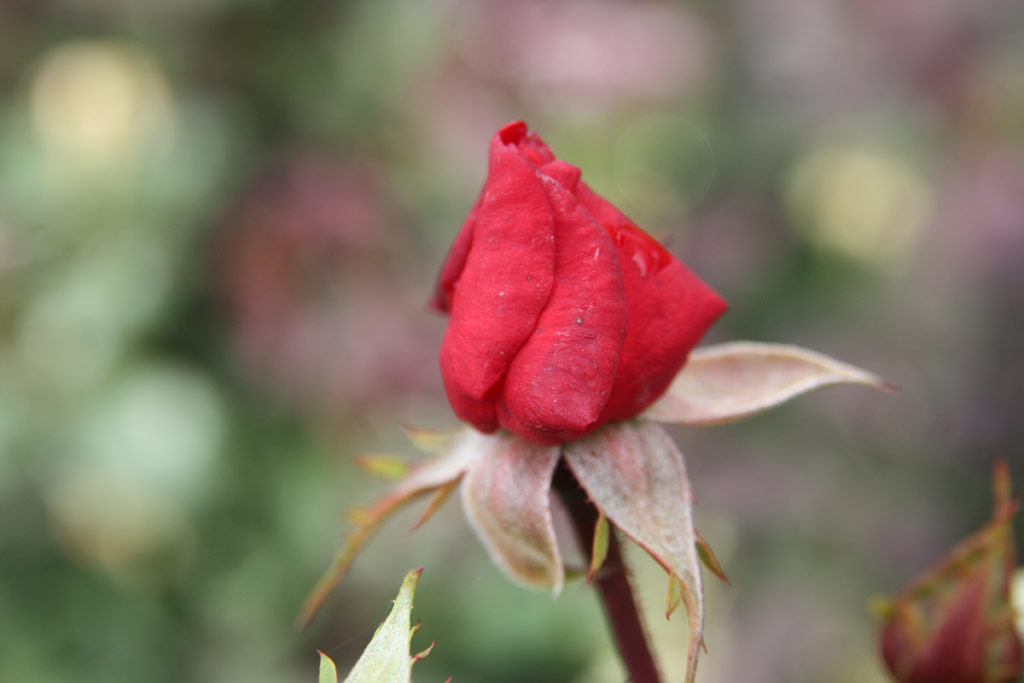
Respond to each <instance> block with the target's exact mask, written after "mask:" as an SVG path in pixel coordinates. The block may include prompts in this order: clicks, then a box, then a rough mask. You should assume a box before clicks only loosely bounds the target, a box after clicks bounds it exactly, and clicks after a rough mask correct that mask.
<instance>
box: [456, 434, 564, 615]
mask: <svg viewBox="0 0 1024 683" xmlns="http://www.w3.org/2000/svg"><path fill="white" fill-rule="evenodd" d="M486 439H487V446H486V450H485V452H483V453H482V454H481V455H480V457H479V458H477V459H476V460H474V461H473V463H472V465H471V466H470V468H469V471H468V472H467V473H466V477H465V480H464V481H463V484H462V503H463V508H464V509H465V512H466V518H467V519H468V520H469V522H470V525H471V526H472V527H473V529H474V531H476V533H477V536H479V538H480V540H481V542H482V543H483V544H484V547H485V548H487V551H488V552H489V553H490V555H491V559H492V560H494V563H495V564H497V565H498V566H499V567H500V568H501V569H502V570H504V571H505V573H507V574H508V575H509V576H510V577H511V578H512V579H514V580H515V581H518V582H519V583H522V584H524V585H526V586H529V587H531V588H547V589H551V590H552V591H553V592H554V593H555V594H556V595H557V594H558V593H559V592H560V591H561V590H562V586H563V584H564V581H565V569H564V566H563V564H562V555H561V552H560V551H559V549H558V541H557V539H556V538H555V529H554V525H553V523H552V518H551V507H550V503H549V499H548V491H549V490H550V488H551V478H552V477H553V476H554V472H555V466H556V465H557V464H558V458H559V448H558V447H557V446H539V445H537V444H532V443H529V442H527V441H525V440H523V439H520V438H519V437H516V436H513V435H511V434H508V433H505V432H499V433H497V434H493V435H491V436H488V437H486Z"/></svg>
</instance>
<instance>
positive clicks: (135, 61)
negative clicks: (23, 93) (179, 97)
mask: <svg viewBox="0 0 1024 683" xmlns="http://www.w3.org/2000/svg"><path fill="white" fill-rule="evenodd" d="M29 104H30V114H31V122H32V127H33V129H34V131H35V133H36V135H37V136H38V138H39V139H40V141H41V142H42V143H43V144H44V145H45V146H46V147H47V148H49V150H50V151H52V152H54V153H56V154H59V155H60V156H62V157H66V158H67V160H68V161H69V162H71V161H86V162H104V161H113V162H117V161H122V160H126V159H131V158H132V157H135V156H137V155H139V154H141V153H143V152H144V150H145V148H146V147H147V145H150V144H153V143H160V142H166V141H167V140H168V139H169V138H170V137H172V136H173V134H174V130H175V127H176V117H175V112H174V103H173V99H172V96H171V92H170V87H169V85H168V82H167V79H166V78H165V77H164V75H163V74H162V73H161V72H160V70H159V69H158V68H157V66H156V64H155V63H154V62H153V60H152V59H151V58H150V57H149V56H148V55H147V54H146V53H145V52H143V51H142V50H140V49H139V48H136V47H132V46H129V45H125V44H121V43H117V42H113V41H76V42H70V43H65V44H63V45H61V46H59V47H57V48H55V49H53V50H52V51H50V52H49V53H48V54H47V55H46V56H45V57H44V58H43V60H42V62H41V63H40V65H39V67H38V69H37V70H36V72H35V74H34V76H33V79H32V82H31V90H30V101H29Z"/></svg>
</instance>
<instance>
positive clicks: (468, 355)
mask: <svg viewBox="0 0 1024 683" xmlns="http://www.w3.org/2000/svg"><path fill="white" fill-rule="evenodd" d="M554 242H555V239H554V220H553V218H552V214H551V202H550V201H549V200H548V195H547V192H545V190H544V187H543V185H542V183H541V180H540V176H539V175H538V172H537V168H536V166H534V165H533V163H531V162H530V161H529V160H528V159H527V158H526V157H525V156H524V155H523V154H521V153H520V151H519V149H518V148H517V147H516V146H515V145H514V144H507V143H506V142H505V141H504V140H503V138H502V132H499V133H498V135H496V136H495V138H494V139H493V140H492V141H491V155H490V172H489V175H488V178H487V183H486V184H485V185H484V190H483V194H482V195H481V199H480V208H479V210H478V211H477V217H476V227H475V228H474V232H473V238H472V246H471V248H470V250H469V254H468V256H467V257H466V263H465V267H464V268H463V269H462V273H461V275H460V277H459V281H458V286H457V287H456V288H455V292H454V295H453V297H452V304H451V319H450V322H449V324H448V329H447V330H446V331H445V335H444V341H443V342H442V345H441V376H442V377H443V379H444V381H445V391H446V392H447V394H448V400H449V402H450V403H451V404H452V408H453V409H454V410H455V413H456V414H457V415H458V416H459V417H460V418H462V419H463V420H466V421H468V422H470V423H472V424H473V425H474V426H476V427H477V429H479V430H481V431H485V432H490V431H494V429H495V428H496V427H497V421H496V418H495V413H494V403H493V400H492V399H493V396H492V395H491V393H492V390H493V389H494V388H495V385H497V383H498V381H499V380H500V379H501V378H502V376H503V375H504V374H505V372H506V370H507V369H508V365H509V363H511V361H512V358H513V357H514V356H515V355H516V353H518V351H519V349H520V347H521V346H522V345H523V344H524V343H525V342H526V340H527V339H529V338H530V335H532V334H533V331H534V329H535V327H536V324H537V318H538V317H539V316H540V313H541V311H542V310H543V309H544V306H545V305H546V304H547V302H548V299H549V297H550V296H551V288H552V285H553V282H554V267H555V244H554Z"/></svg>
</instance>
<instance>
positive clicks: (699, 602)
mask: <svg viewBox="0 0 1024 683" xmlns="http://www.w3.org/2000/svg"><path fill="white" fill-rule="evenodd" d="M564 454H565V460H566V462H567V463H568V464H569V467H570V468H571V469H572V472H573V474H574V475H575V476H576V479H577V481H579V483H580V485H581V486H582V487H583V489H584V490H585V491H586V492H587V494H588V495H589V496H590V499H591V500H592V501H593V503H594V505H596V506H597V507H598V509H600V510H601V512H603V513H604V514H605V515H606V516H607V517H608V519H609V520H610V521H611V522H612V523H613V524H614V525H615V526H616V527H618V528H619V530H621V531H622V532H623V533H624V534H626V535H627V536H629V537H630V538H631V539H633V540H634V541H636V542H637V543H638V544H640V545H641V546H642V547H643V548H644V549H645V550H646V551H647V552H648V553H650V554H651V556H652V557H653V558H654V559H655V560H657V561H658V563H660V564H661V565H662V566H663V567H664V568H665V571H667V572H668V573H669V574H670V575H671V576H672V577H674V578H676V579H678V580H679V581H680V582H681V584H682V600H683V602H684V604H685V605H686V612H687V616H688V618H689V623H690V644H689V653H688V655H687V678H686V680H687V681H692V680H693V678H694V676H695V675H696V670H697V646H698V645H700V644H701V643H702V642H703V637H702V636H703V628H704V594H703V591H702V588H701V575H700V560H699V559H698V557H697V547H696V540H697V537H696V533H695V532H694V529H693V518H692V514H691V505H692V499H691V495H690V486H689V483H688V481H687V479H686V466H685V465H684V464H683V457H682V455H681V454H680V453H679V451H678V450H676V446H675V444H674V443H673V442H672V439H670V438H669V436H668V434H666V433H665V431H664V430H663V429H662V428H661V427H660V426H658V425H656V424H653V423H650V422H627V423H619V424H615V425H609V426H607V427H604V428H603V429H601V430H600V431H598V432H595V433H594V434H593V435H592V436H590V437H588V438H586V439H582V440H580V441H576V442H573V443H570V444H568V445H567V446H566V447H565V449H564ZM670 587H671V583H670ZM669 606H670V607H671V605H669Z"/></svg>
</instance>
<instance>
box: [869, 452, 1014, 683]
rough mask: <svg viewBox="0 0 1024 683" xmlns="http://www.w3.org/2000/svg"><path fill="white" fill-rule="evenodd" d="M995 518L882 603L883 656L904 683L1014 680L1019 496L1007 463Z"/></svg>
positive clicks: (998, 479)
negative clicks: (1015, 538) (1013, 489)
mask: <svg viewBox="0 0 1024 683" xmlns="http://www.w3.org/2000/svg"><path fill="white" fill-rule="evenodd" d="M995 494H996V506H995V513H994V515H993V518H992V521H990V522H989V523H988V525H986V526H985V527H984V528H982V529H981V530H980V531H978V532H976V533H975V534H974V535H973V536H971V537H969V538H968V539H967V540H965V541H963V542H962V543H961V544H960V545H958V546H957V547H956V548H954V549H953V550H952V551H951V552H950V553H949V554H948V555H947V556H946V557H945V558H944V559H943V560H941V561H940V562H939V564H938V565H936V566H935V567H934V568H932V569H931V570H930V571H929V572H927V573H926V574H924V575H923V576H921V577H919V578H918V579H916V580H915V581H913V582H912V583H911V585H910V586H909V587H908V588H907V589H906V590H905V591H904V593H903V594H902V595H900V596H899V597H897V598H896V599H894V600H893V601H891V602H881V603H879V605H878V609H879V611H880V612H881V613H882V614H883V616H884V619H885V620H884V623H883V625H882V631H881V636H880V643H879V644H880V647H881V651H882V658H883V659H884V660H885V663H886V665H887V666H888V667H889V670H890V671H891V672H892V674H893V676H894V677H895V678H896V680H897V681H899V682H900V683H1012V682H1013V681H1016V680H1018V676H1019V675H1020V672H1021V641H1020V636H1019V635H1018V633H1017V630H1016V627H1015V624H1014V614H1013V608H1012V605H1011V599H1010V580H1011V578H1012V574H1013V570H1014V567H1015V566H1016V559H1015V553H1014V548H1013V527H1012V523H1011V522H1012V518H1013V515H1014V514H1015V513H1016V511H1017V502H1016V500H1015V499H1014V498H1013V496H1012V493H1011V491H1010V474H1009V470H1008V469H1007V467H1006V463H1005V462H999V463H998V464H997V466H996V471H995Z"/></svg>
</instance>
